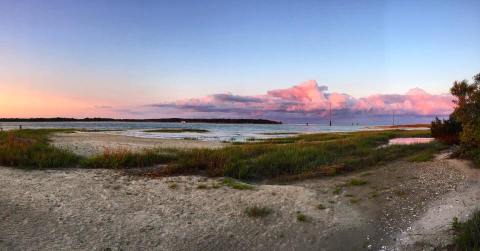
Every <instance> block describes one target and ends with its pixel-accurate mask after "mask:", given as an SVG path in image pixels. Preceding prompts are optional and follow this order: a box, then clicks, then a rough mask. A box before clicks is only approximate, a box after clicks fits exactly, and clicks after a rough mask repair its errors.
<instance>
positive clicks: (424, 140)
mask: <svg viewBox="0 0 480 251" xmlns="http://www.w3.org/2000/svg"><path fill="white" fill-rule="evenodd" d="M434 140H435V139H434V138H395V139H390V140H389V141H388V145H411V144H424V143H430V142H432V141H434Z"/></svg>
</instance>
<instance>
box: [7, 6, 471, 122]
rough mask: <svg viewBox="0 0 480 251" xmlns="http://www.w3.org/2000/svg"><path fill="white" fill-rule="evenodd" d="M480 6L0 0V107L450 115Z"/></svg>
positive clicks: (32, 112) (155, 113)
mask: <svg viewBox="0 0 480 251" xmlns="http://www.w3.org/2000/svg"><path fill="white" fill-rule="evenodd" d="M479 10H480V1H478V0H464V1H462V0H457V1H448V0H445V1H438V0H429V1H422V0H419V1H408V0H407V1H342V0H336V1H319V0H317V1H248V0H247V1H227V0H223V1H207V0H204V1H120V0H117V1H101V0H95V1H93V0H85V1H70V0H61V1H50V0H44V1H37V0H31V1H23V0H12V1H10V0H0V117H52V116H64V117H87V116H89V117H93V116H103V117H116V118H156V117H178V116H179V115H181V116H186V117H266V118H275V119H278V120H287V121H289V120H295V121H302V120H315V119H318V120H323V119H324V118H325V111H326V109H328V108H327V107H328V106H329V105H330V104H333V110H334V114H335V115H336V116H337V117H342V118H345V119H347V120H348V119H349V118H353V117H355V118H357V119H358V118H362V117H366V118H368V117H375V116H377V117H378V116H387V115H389V114H391V113H392V112H395V111H396V112H397V113H398V114H400V115H404V116H411V117H412V116H413V117H419V118H420V117H421V118H424V119H430V118H431V117H433V116H444V115H447V114H448V113H449V112H450V111H451V109H452V108H453V107H452V104H451V103H450V101H451V99H452V97H450V96H449V95H447V94H448V91H449V88H450V86H451V84H452V82H453V81H455V80H462V79H471V78H472V77H473V75H475V74H477V73H480V15H478V11H479ZM418 88H419V89H418ZM282 90H283V91H282ZM279 93H282V94H279ZM232 97H233V98H232ZM260 104H261V105H260ZM220 108H221V109H220Z"/></svg>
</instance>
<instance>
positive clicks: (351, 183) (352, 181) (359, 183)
mask: <svg viewBox="0 0 480 251" xmlns="http://www.w3.org/2000/svg"><path fill="white" fill-rule="evenodd" d="M366 184H368V181H366V180H362V179H350V181H348V185H349V186H363V185H366Z"/></svg>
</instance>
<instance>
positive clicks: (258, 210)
mask: <svg viewBox="0 0 480 251" xmlns="http://www.w3.org/2000/svg"><path fill="white" fill-rule="evenodd" d="M272 212H273V210H272V209H270V208H268V207H260V206H252V207H247V208H246V209H245V214H246V215H248V216H249V217H253V218H263V217H266V216H268V215H269V214H271V213H272Z"/></svg>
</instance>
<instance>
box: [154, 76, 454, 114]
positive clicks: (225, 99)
mask: <svg viewBox="0 0 480 251" xmlns="http://www.w3.org/2000/svg"><path fill="white" fill-rule="evenodd" d="M452 100H453V97H452V96H451V95H448V94H445V95H433V94H429V93H427V92H426V91H424V90H422V89H419V88H415V89H412V90H410V91H408V92H407V93H405V94H378V95H372V96H368V97H361V98H355V97H353V96H350V95H348V94H343V93H337V92H332V93H329V92H328V87H327V86H323V85H322V86H319V85H318V83H317V82H316V81H315V80H309V81H306V82H304V83H301V84H298V85H296V86H293V87H291V88H286V89H278V90H271V91H268V92H267V93H266V94H264V95H256V96H240V95H233V94H231V93H225V94H215V95H209V96H206V97H201V98H192V99H187V100H179V101H177V102H174V103H160V104H154V105H152V106H153V107H157V108H167V107H168V108H174V109H178V110H181V111H183V112H185V111H186V112H190V113H192V114H195V113H199V114H203V115H204V114H206V113H207V114H226V115H229V116H234V115H237V116H252V117H259V116H263V117H276V118H281V117H292V116H295V117H301V116H305V117H318V118H322V117H326V116H328V114H329V107H330V105H331V107H332V110H333V112H334V113H335V114H336V115H337V116H344V117H349V116H356V115H360V114H361V115H389V114H392V112H395V113H396V114H399V115H413V116H445V115H448V114H450V113H451V111H452V110H453V103H452Z"/></svg>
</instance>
